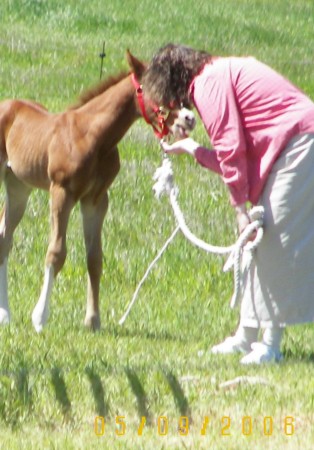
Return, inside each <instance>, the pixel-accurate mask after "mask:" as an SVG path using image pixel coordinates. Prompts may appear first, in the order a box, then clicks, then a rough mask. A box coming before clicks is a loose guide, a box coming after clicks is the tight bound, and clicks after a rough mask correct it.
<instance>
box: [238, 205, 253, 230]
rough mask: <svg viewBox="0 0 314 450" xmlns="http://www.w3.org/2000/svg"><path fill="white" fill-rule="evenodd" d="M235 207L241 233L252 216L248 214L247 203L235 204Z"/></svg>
mask: <svg viewBox="0 0 314 450" xmlns="http://www.w3.org/2000/svg"><path fill="white" fill-rule="evenodd" d="M234 209H235V212H236V215H237V224H238V230H239V233H240V234H241V233H242V231H244V229H245V228H246V227H247V226H248V224H249V223H250V218H249V216H248V214H247V211H246V205H245V203H244V204H243V205H238V206H235V208H234Z"/></svg>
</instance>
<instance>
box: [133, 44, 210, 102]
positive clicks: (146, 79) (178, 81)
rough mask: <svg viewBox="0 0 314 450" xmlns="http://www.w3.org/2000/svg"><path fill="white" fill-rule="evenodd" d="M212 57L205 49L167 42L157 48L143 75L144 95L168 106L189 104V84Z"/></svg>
mask: <svg viewBox="0 0 314 450" xmlns="http://www.w3.org/2000/svg"><path fill="white" fill-rule="evenodd" d="M211 58H212V56H211V55H210V54H209V53H207V52H205V51H200V50H194V49H192V48H190V47H185V46H183V45H175V44H167V45H166V46H165V47H162V48H161V49H159V50H158V52H157V53H156V54H155V56H154V57H153V59H152V60H151V62H150V63H149V65H148V67H147V70H146V71H145V73H144V75H143V78H142V80H141V82H142V84H143V92H144V95H145V97H147V98H149V99H150V100H151V101H153V102H154V103H156V104H157V105H162V106H165V107H168V108H169V107H173V106H175V107H178V106H180V105H183V106H186V107H188V106H191V101H190V99H189V94H188V89H189V86H190V84H191V82H192V80H193V78H194V77H195V76H196V75H197V74H198V73H199V72H200V71H201V70H202V68H203V67H204V65H205V64H206V63H208V62H209V61H211Z"/></svg>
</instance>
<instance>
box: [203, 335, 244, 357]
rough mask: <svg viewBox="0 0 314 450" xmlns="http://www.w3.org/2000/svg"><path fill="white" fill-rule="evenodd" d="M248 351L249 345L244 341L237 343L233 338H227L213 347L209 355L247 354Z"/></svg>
mask: <svg viewBox="0 0 314 450" xmlns="http://www.w3.org/2000/svg"><path fill="white" fill-rule="evenodd" d="M249 351H250V344H249V343H247V342H244V341H239V339H238V338H236V337H235V336H230V337H227V339H225V340H224V341H223V342H221V343H220V344H217V345H214V346H213V347H212V349H211V353H214V354H215V355H217V354H222V355H228V354H232V353H248V352H249Z"/></svg>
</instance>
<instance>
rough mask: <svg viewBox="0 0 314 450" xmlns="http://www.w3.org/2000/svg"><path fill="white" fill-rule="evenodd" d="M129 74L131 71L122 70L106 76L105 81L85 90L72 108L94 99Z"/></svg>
mask: <svg viewBox="0 0 314 450" xmlns="http://www.w3.org/2000/svg"><path fill="white" fill-rule="evenodd" d="M128 75H129V72H125V71H124V72H121V73H120V74H119V75H112V76H109V77H108V78H106V79H105V80H104V81H102V82H100V83H99V84H97V85H96V86H93V87H91V88H90V89H88V90H87V91H85V92H83V93H82V94H81V95H80V97H79V99H78V102H77V103H76V104H75V105H74V106H72V107H71V109H77V108H79V107H80V106H83V105H85V104H86V103H88V102H89V101H90V100H92V99H93V98H95V97H98V95H100V94H102V93H103V92H105V91H106V90H107V89H109V88H110V87H111V86H114V85H115V84H117V83H119V81H121V80H123V79H124V78H126V77H127V76H128Z"/></svg>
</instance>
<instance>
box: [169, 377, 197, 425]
mask: <svg viewBox="0 0 314 450" xmlns="http://www.w3.org/2000/svg"><path fill="white" fill-rule="evenodd" d="M163 374H164V376H165V378H166V380H167V382H168V384H169V387H170V389H171V392H172V395H173V398H174V402H175V404H176V406H177V408H178V410H179V412H180V415H181V416H185V417H188V419H189V421H190V422H191V423H192V417H191V410H190V407H189V403H188V400H187V398H186V396H185V394H184V392H183V389H182V387H181V385H180V383H179V381H178V379H177V378H176V376H175V375H174V374H173V373H172V372H170V371H166V370H163Z"/></svg>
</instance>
